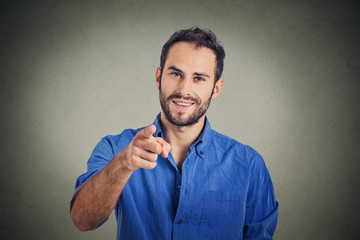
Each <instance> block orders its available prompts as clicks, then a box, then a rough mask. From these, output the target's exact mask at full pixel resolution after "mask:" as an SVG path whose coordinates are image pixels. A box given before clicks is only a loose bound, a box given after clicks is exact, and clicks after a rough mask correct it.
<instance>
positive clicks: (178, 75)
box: [171, 72, 181, 78]
mask: <svg viewBox="0 0 360 240" xmlns="http://www.w3.org/2000/svg"><path fill="white" fill-rule="evenodd" d="M171 75H173V76H174V77H176V78H180V77H181V75H180V73H178V72H172V73H171Z"/></svg>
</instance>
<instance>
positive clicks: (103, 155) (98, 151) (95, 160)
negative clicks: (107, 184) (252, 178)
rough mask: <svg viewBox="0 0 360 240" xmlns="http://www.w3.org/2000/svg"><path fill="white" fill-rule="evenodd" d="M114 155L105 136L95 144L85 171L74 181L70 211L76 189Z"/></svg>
mask: <svg viewBox="0 0 360 240" xmlns="http://www.w3.org/2000/svg"><path fill="white" fill-rule="evenodd" d="M113 157H114V152H113V148H112V145H111V143H110V142H109V141H108V139H107V138H106V137H104V138H102V139H101V140H100V142H99V143H98V144H97V145H96V147H95V148H94V150H93V152H92V153H91V155H90V158H89V160H88V162H87V172H86V173H84V174H82V175H81V176H79V177H78V179H77V180H76V183H75V191H74V195H73V197H72V199H71V202H70V211H71V208H72V205H73V203H74V200H75V198H76V194H77V192H78V190H79V189H80V188H81V187H82V186H83V185H84V183H86V182H87V181H88V180H89V179H91V178H92V177H93V176H94V175H95V174H96V173H98V172H99V171H100V170H102V169H103V168H104V167H105V166H106V165H107V164H108V163H109V162H110V161H111V159H112V158H113Z"/></svg>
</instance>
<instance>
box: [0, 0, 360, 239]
mask: <svg viewBox="0 0 360 240" xmlns="http://www.w3.org/2000/svg"><path fill="white" fill-rule="evenodd" d="M359 12H360V5H359V1H353V2H351V1H335V0H334V1H312V0H309V1H304V0H300V1H280V0H278V1H266V0H255V1H253V0H248V1H235V0H233V1H230V0H223V1H190V0H185V1H181V0H178V1H155V0H148V1H146V0H124V1H115V0H113V1H100V0H98V1H85V0H84V1H64V0H62V1H45V0H37V1H0V31H1V32H0V81H1V83H0V87H1V97H0V103H1V111H0V114H1V136H0V142H1V145H0V146H1V151H0V156H1V159H0V161H1V162H0V163H1V167H0V194H1V197H0V199H1V200H0V211H1V214H0V239H115V236H116V222H115V219H114V216H111V217H110V220H109V221H108V222H107V223H106V224H105V225H103V226H102V227H101V228H99V229H97V230H96V231H91V232H85V233H82V232H79V231H78V230H77V229H76V228H75V227H74V226H73V224H72V222H71V218H70V214H69V202H70V199H71V197H72V194H73V190H74V184H75V180H76V178H77V177H78V176H79V175H80V174H82V173H83V172H84V171H85V170H86V161H87V159H88V157H89V155H90V153H91V151H92V149H93V147H94V146H95V144H96V143H97V142H98V141H99V140H100V138H101V137H103V136H105V135H108V134H117V133H120V132H121V131H122V130H123V129H125V128H137V127H141V126H144V125H148V124H150V123H152V121H153V120H154V118H155V116H156V114H157V113H158V112H159V111H160V105H159V103H158V92H157V89H156V86H155V69H156V67H157V66H158V65H159V56H160V51H161V47H162V45H163V44H164V43H165V41H166V40H167V39H168V37H169V36H170V35H171V34H172V33H173V32H174V31H175V30H178V29H182V28H188V27H191V26H200V27H204V28H210V29H212V30H213V31H214V32H215V33H216V34H217V36H218V38H219V39H220V41H221V42H222V43H223V45H224V47H225V51H226V54H227V55H226V58H225V69H224V74H223V78H224V88H223V91H222V94H221V95H220V97H219V98H217V99H216V100H215V101H213V103H212V105H211V107H210V109H209V111H208V117H209V119H210V122H211V124H212V127H213V128H214V129H216V130H218V131H219V132H222V133H224V134H226V135H229V136H230V137H232V138H235V139H237V140H238V141H240V142H242V143H246V144H248V145H251V146H253V147H254V148H255V149H257V150H258V151H259V152H260V153H261V154H262V156H263V157H264V159H265V162H266V164H267V166H268V168H269V171H270V174H271V176H272V179H273V183H274V187H275V192H276V197H277V199H278V201H279V203H280V208H279V221H278V227H277V230H276V233H275V239H280V240H286V239H301V240H303V239H312V240H313V239H315V240H316V239H359V238H360V230H359V229H360V222H359V218H360V208H359V206H358V203H359V201H360V199H359V198H360V196H359V189H360V184H359V183H360V178H359V174H358V173H359V167H360V163H359V160H360V157H359V156H360V137H359V136H360V127H359V122H360V101H359V100H360V97H359V90H360V14H359Z"/></svg>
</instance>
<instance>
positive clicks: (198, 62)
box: [156, 42, 223, 126]
mask: <svg viewBox="0 0 360 240" xmlns="http://www.w3.org/2000/svg"><path fill="white" fill-rule="evenodd" d="M215 67H216V56H215V54H214V52H213V51H212V50H211V49H209V48H206V47H201V48H196V47H195V45H194V44H191V43H187V42H178V43H176V44H174V45H173V46H172V47H171V48H170V50H169V52H168V55H167V58H166V61H165V64H164V69H163V72H162V75H161V70H160V69H159V68H158V69H157V71H156V84H157V86H158V88H159V97H160V104H161V108H162V111H163V114H164V115H165V117H166V119H167V120H168V121H169V122H170V123H172V124H174V125H176V126H191V125H193V124H195V123H197V122H198V121H199V120H200V119H203V118H204V117H205V116H204V114H205V112H206V110H207V109H208V108H209V106H210V102H211V99H214V98H216V97H217V96H218V94H219V93H220V91H221V88H222V84H223V81H222V79H219V80H218V81H217V83H216V84H215V85H214V81H215Z"/></svg>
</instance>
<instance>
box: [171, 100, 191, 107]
mask: <svg viewBox="0 0 360 240" xmlns="http://www.w3.org/2000/svg"><path fill="white" fill-rule="evenodd" d="M173 102H174V103H175V104H176V105H179V106H183V107H189V106H191V105H193V104H194V103H192V102H184V101H176V100H173Z"/></svg>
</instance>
